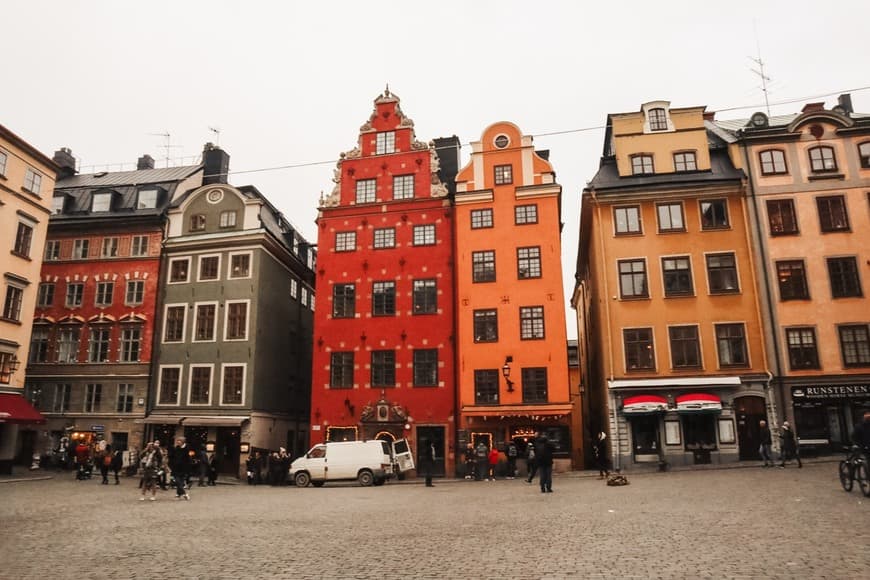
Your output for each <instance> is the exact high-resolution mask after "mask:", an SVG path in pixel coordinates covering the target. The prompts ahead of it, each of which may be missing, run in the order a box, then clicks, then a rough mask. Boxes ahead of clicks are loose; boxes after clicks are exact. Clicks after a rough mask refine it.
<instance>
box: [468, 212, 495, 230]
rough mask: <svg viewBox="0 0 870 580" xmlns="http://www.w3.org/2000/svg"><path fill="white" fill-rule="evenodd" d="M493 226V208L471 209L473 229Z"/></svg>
mask: <svg viewBox="0 0 870 580" xmlns="http://www.w3.org/2000/svg"><path fill="white" fill-rule="evenodd" d="M491 227H492V210H491V209H474V210H471V229H473V230H479V229H482V228H491Z"/></svg>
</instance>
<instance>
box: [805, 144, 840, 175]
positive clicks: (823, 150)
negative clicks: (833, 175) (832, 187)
mask: <svg viewBox="0 0 870 580" xmlns="http://www.w3.org/2000/svg"><path fill="white" fill-rule="evenodd" d="M809 155H810V169H812V170H813V173H826V172H830V171H836V170H837V159H836V158H835V157H834V148H833V147H827V146H821V147H813V148H812V149H810V150H809Z"/></svg>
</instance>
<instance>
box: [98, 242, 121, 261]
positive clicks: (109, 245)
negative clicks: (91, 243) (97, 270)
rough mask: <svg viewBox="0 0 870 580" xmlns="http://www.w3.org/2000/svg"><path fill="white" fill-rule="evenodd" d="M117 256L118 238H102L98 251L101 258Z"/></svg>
mask: <svg viewBox="0 0 870 580" xmlns="http://www.w3.org/2000/svg"><path fill="white" fill-rule="evenodd" d="M117 256H118V238H103V246H102V250H101V251H100V257H102V258H116V257H117Z"/></svg>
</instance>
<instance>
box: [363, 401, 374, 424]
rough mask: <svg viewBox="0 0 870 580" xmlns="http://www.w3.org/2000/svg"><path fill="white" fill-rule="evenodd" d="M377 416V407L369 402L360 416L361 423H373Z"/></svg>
mask: <svg viewBox="0 0 870 580" xmlns="http://www.w3.org/2000/svg"><path fill="white" fill-rule="evenodd" d="M374 416H375V406H374V405H372V402H371V401H369V402H368V403H366V406H365V407H363V410H362V412H361V413H360V415H359V419H360V421H371V420H372V419H374Z"/></svg>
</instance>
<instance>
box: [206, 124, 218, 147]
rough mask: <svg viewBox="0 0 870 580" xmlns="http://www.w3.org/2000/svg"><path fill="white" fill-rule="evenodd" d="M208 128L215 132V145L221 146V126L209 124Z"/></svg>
mask: <svg viewBox="0 0 870 580" xmlns="http://www.w3.org/2000/svg"><path fill="white" fill-rule="evenodd" d="M208 130H209V131H211V132H212V133H214V134H215V138H214V140H215V145H217V146H218V147H220V146H221V128H220V127H212V126H209V128H208Z"/></svg>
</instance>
